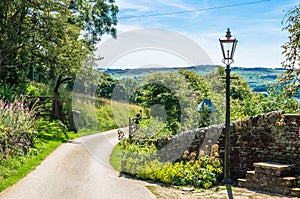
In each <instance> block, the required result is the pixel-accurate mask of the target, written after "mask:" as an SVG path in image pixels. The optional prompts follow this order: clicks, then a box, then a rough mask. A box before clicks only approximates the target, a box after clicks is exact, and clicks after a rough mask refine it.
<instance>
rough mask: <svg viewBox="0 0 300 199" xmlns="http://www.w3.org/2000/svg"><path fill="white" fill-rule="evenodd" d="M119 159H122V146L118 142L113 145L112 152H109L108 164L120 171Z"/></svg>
mask: <svg viewBox="0 0 300 199" xmlns="http://www.w3.org/2000/svg"><path fill="white" fill-rule="evenodd" d="M121 160H122V148H121V146H120V145H119V144H117V145H116V146H115V148H114V149H113V151H112V153H111V154H110V164H111V166H112V167H113V168H114V169H115V170H117V171H119V172H120V171H121Z"/></svg>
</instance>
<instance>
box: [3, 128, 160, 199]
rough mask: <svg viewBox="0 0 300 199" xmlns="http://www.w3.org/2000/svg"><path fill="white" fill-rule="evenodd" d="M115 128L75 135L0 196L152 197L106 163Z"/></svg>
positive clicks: (65, 198)
mask: <svg viewBox="0 0 300 199" xmlns="http://www.w3.org/2000/svg"><path fill="white" fill-rule="evenodd" d="M117 142H118V140H117V133H116V130H113V131H107V132H104V133H99V134H94V135H90V136H85V137H81V138H77V139H75V140H73V141H72V142H69V143H64V144H62V145H61V146H60V147H58V148H57V149H56V150H55V151H54V152H52V153H51V154H50V155H49V156H48V157H47V158H46V159H45V160H44V161H43V162H42V163H41V164H40V165H39V166H38V167H37V168H36V169H35V170H34V171H32V172H31V173H30V174H28V175H27V176H26V177H25V178H24V179H22V180H21V181H20V182H18V183H17V184H15V185H14V186H12V187H10V188H8V189H7V190H4V191H3V192H1V193H0V198H1V199H23V198H24V199H75V198H78V199H81V198H82V199H93V198H95V199H96V198H97V199H123V198H124V199H127V198H130V199H148V198H149V199H154V198H155V196H154V195H153V194H152V193H151V192H150V191H149V190H148V189H147V188H146V187H145V186H146V182H142V181H137V180H131V179H127V178H124V177H119V173H118V172H117V171H115V170H114V169H113V168H112V167H111V166H110V163H109V155H110V154H111V151H112V149H113V147H114V146H115V145H116V143H117Z"/></svg>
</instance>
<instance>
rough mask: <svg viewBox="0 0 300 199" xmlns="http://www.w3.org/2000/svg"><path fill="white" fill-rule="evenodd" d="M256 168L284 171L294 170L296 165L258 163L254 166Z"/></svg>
mask: <svg viewBox="0 0 300 199" xmlns="http://www.w3.org/2000/svg"><path fill="white" fill-rule="evenodd" d="M253 165H254V167H262V168H267V169H273V170H284V169H291V168H294V167H295V165H293V164H280V163H276V162H257V163H254V164H253Z"/></svg>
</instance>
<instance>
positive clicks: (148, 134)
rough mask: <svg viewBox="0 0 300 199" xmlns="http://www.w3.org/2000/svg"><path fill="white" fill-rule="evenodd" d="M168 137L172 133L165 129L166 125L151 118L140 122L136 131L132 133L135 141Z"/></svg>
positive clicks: (157, 119)
mask: <svg viewBox="0 0 300 199" xmlns="http://www.w3.org/2000/svg"><path fill="white" fill-rule="evenodd" d="M170 135H172V131H170V130H169V129H168V128H167V125H166V123H163V122H162V121H161V120H160V119H159V118H153V117H150V118H149V119H143V120H141V121H140V123H139V128H138V130H137V131H136V132H135V133H134V137H135V138H137V139H144V138H147V139H158V138H161V137H166V136H170Z"/></svg>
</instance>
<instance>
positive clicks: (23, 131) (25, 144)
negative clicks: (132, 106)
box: [0, 100, 37, 159]
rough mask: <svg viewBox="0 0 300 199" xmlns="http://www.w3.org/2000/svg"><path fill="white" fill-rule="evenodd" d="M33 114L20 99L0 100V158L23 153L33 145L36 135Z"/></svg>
mask: <svg viewBox="0 0 300 199" xmlns="http://www.w3.org/2000/svg"><path fill="white" fill-rule="evenodd" d="M34 115H35V114H34V113H33V112H31V111H29V109H28V108H25V105H24V103H23V102H22V101H18V100H15V101H14V102H12V103H9V102H4V101H3V100H0V159H6V158H7V157H8V156H17V155H24V154H26V153H27V152H28V151H29V149H30V147H31V146H33V144H34V142H35V140H36V136H37V131H36V130H35V127H36V125H35V121H34V119H35V117H34Z"/></svg>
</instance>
